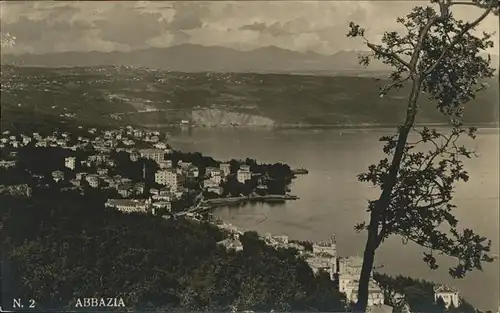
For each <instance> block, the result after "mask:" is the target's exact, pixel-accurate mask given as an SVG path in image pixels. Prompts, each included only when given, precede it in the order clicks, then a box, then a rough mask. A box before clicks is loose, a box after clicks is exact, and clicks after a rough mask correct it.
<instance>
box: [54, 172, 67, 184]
mask: <svg viewBox="0 0 500 313" xmlns="http://www.w3.org/2000/svg"><path fill="white" fill-rule="evenodd" d="M52 178H54V180H55V181H56V182H58V181H60V180H62V179H64V172H62V171H53V172H52Z"/></svg>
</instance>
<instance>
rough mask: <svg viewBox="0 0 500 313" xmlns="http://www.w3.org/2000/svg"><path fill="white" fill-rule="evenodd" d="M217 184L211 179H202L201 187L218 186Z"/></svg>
mask: <svg viewBox="0 0 500 313" xmlns="http://www.w3.org/2000/svg"><path fill="white" fill-rule="evenodd" d="M218 186H219V184H218V183H217V182H215V181H214V180H212V179H205V180H204V181H203V188H211V187H218Z"/></svg>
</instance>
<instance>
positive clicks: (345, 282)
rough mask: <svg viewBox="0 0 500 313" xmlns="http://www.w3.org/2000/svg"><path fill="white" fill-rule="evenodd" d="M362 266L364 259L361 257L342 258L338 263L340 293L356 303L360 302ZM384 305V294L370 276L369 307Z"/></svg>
mask: <svg viewBox="0 0 500 313" xmlns="http://www.w3.org/2000/svg"><path fill="white" fill-rule="evenodd" d="M362 266H363V258H362V257H360V256H351V257H347V258H340V259H339V261H338V273H339V275H338V280H339V291H340V292H343V293H345V295H346V297H347V299H348V300H349V301H352V302H354V303H356V302H357V301H358V298H357V296H358V288H359V278H360V276H361V269H362ZM382 304H384V292H383V291H382V289H380V287H379V286H378V284H377V283H376V282H375V281H374V280H373V278H372V274H370V282H369V285H368V306H380V305H382Z"/></svg>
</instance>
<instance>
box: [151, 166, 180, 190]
mask: <svg viewBox="0 0 500 313" xmlns="http://www.w3.org/2000/svg"><path fill="white" fill-rule="evenodd" d="M155 182H156V183H157V184H160V185H164V186H169V187H171V188H175V189H176V188H177V187H178V186H179V185H180V184H182V182H183V176H182V175H180V174H178V173H176V172H175V171H172V170H161V171H158V172H156V174H155Z"/></svg>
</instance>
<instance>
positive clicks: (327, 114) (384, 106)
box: [1, 66, 499, 127]
mask: <svg viewBox="0 0 500 313" xmlns="http://www.w3.org/2000/svg"><path fill="white" fill-rule="evenodd" d="M381 84H383V81H380V80H376V79H374V78H370V77H340V76H337V77H331V76H308V75H287V74H241V73H225V74H224V73H178V72H168V71H164V70H151V69H139V68H130V67H101V68H96V67H89V68H57V69H51V68H29V67H22V68H21V67H9V66H3V67H2V86H1V103H2V126H3V127H5V125H8V124H9V123H13V122H20V121H23V120H25V121H29V122H30V123H32V122H33V121H39V122H40V121H42V122H43V121H45V120H47V119H56V120H66V121H68V122H70V121H78V122H92V123H110V122H113V123H132V124H136V125H154V124H178V123H180V122H181V121H182V120H185V121H186V120H189V121H191V123H195V124H198V125H205V126H219V125H227V126H228V125H233V126H235V125H239V126H269V125H275V126H283V125H286V126H320V125H321V126H330V125H345V126H347V125H352V126H356V125H364V126H367V125H395V124H398V123H399V122H400V121H401V120H402V117H403V116H404V112H405V101H406V99H405V95H406V94H407V90H401V91H400V92H398V93H394V94H390V95H389V96H386V97H384V98H380V97H378V92H377V91H378V86H380V85H381ZM490 84H491V88H490V89H488V90H487V91H484V92H482V93H480V94H479V95H478V97H477V99H475V100H474V101H472V102H471V103H469V104H468V105H467V107H466V109H465V121H466V122H468V123H471V124H483V123H495V122H498V119H499V106H498V91H499V88H498V80H496V79H495V80H491V81H490ZM421 99H422V101H421V109H422V112H421V114H420V116H419V120H418V122H420V123H441V122H444V121H445V120H444V118H443V117H442V116H441V114H440V113H439V112H437V111H436V109H435V105H434V104H433V103H431V102H430V101H428V100H427V99H426V97H425V95H423V97H421Z"/></svg>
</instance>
